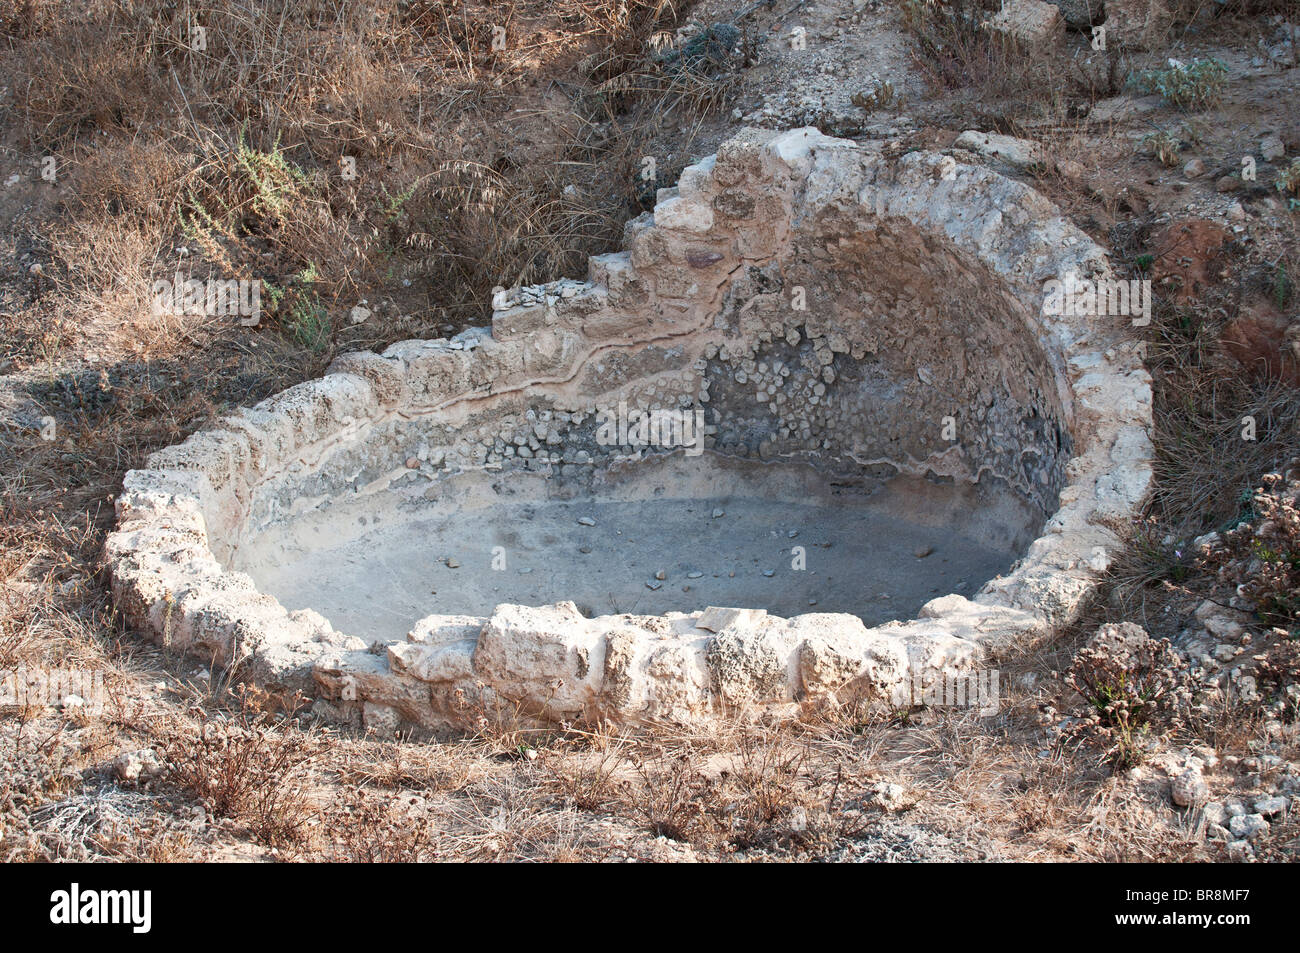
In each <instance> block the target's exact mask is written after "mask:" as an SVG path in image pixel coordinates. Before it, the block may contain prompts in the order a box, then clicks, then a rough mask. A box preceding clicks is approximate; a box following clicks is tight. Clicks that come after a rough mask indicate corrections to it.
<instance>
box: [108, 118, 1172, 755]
mask: <svg viewBox="0 0 1300 953" xmlns="http://www.w3.org/2000/svg"><path fill="white" fill-rule="evenodd" d="M1071 272H1072V273H1074V274H1076V275H1078V276H1080V277H1105V276H1108V274H1109V272H1108V267H1107V264H1106V260H1105V256H1104V255H1103V253H1102V252H1101V250H1100V249H1099V248H1097V246H1095V245H1094V244H1093V243H1092V242H1091V241H1089V240H1088V238H1087V237H1086V236H1084V235H1083V234H1082V233H1081V232H1079V231H1078V230H1077V229H1075V228H1073V227H1072V226H1070V225H1069V224H1068V223H1066V222H1065V221H1064V219H1063V218H1062V217H1061V215H1060V213H1059V211H1058V210H1057V209H1055V208H1054V207H1053V206H1052V205H1051V204H1050V203H1048V202H1047V201H1046V200H1045V199H1044V198H1043V197H1042V196H1041V195H1039V194H1038V193H1036V192H1034V191H1032V190H1031V189H1028V188H1026V187H1025V186H1023V185H1020V184H1018V183H1015V182H1013V181H1011V180H1008V179H1005V178H1003V177H1001V176H999V175H997V174H995V173H993V172H990V171H988V170H985V169H982V168H976V167H971V166H965V165H960V164H956V165H954V163H953V161H952V160H951V159H950V158H947V157H943V156H939V155H934V154H929V153H911V154H907V155H904V156H902V157H900V158H896V159H888V158H886V157H885V156H884V155H883V153H882V152H881V150H880V148H879V147H878V146H875V145H872V144H855V143H851V142H846V141H842V140H835V139H830V138H827V137H825V136H822V135H821V134H819V133H817V132H816V131H814V130H795V131H793V132H789V133H784V134H779V135H777V134H772V133H758V132H747V133H745V134H742V135H741V136H739V137H737V138H735V139H733V140H730V141H729V142H727V143H724V144H723V146H722V147H721V148H720V149H719V152H718V154H717V156H715V157H712V158H710V159H708V160H706V161H704V162H701V163H699V164H697V165H694V166H691V167H689V168H687V169H686V170H685V172H684V173H683V175H682V178H681V181H680V183H679V185H678V187H677V188H676V189H671V190H663V191H661V192H660V194H659V198H658V203H657V205H656V208H655V211H654V212H653V213H652V214H647V215H643V216H641V217H640V218H638V219H636V220H633V221H632V222H630V223H629V224H628V226H627V229H626V240H625V250H624V251H622V252H617V253H612V254H608V255H601V256H596V257H594V258H592V259H591V264H590V272H589V276H588V280H587V281H585V282H577V281H571V280H561V281H557V282H552V283H550V284H548V285H543V286H537V287H533V288H524V289H518V290H516V291H514V292H513V293H502V294H501V295H499V296H498V300H497V301H495V302H494V305H495V311H494V316H493V322H492V327H491V328H490V329H487V328H484V329H475V330H471V331H467V332H465V333H463V334H461V335H459V336H458V337H456V338H453V339H450V340H445V339H444V340H438V341H404V342H400V343H398V344H395V345H393V346H392V347H390V348H388V349H387V350H386V351H385V352H384V353H383V354H382V355H380V354H373V353H357V354H348V355H344V356H342V357H340V358H339V359H338V360H337V361H335V363H334V364H333V365H332V366H331V368H330V371H329V373H327V375H326V376H325V377H324V378H322V379H320V380H316V381H310V382H308V383H305V384H302V385H299V386H297V387H294V388H290V389H289V390H287V391H285V392H283V393H282V394H280V395H277V396H276V397H273V398H271V399H269V400H267V401H264V402H262V403H261V404H259V405H257V406H256V407H253V408H248V409H244V410H241V411H239V412H238V413H236V414H235V415H233V416H232V417H230V418H228V419H226V420H224V421H222V423H221V425H220V427H219V428H218V429H215V430H211V431H205V432H201V433H198V434H195V435H194V436H192V437H191V438H189V439H188V440H187V441H185V442H184V443H182V444H179V445H177V446H175V447H169V448H167V449H165V450H162V451H160V452H158V453H156V454H154V455H153V456H152V457H151V458H150V461H149V464H148V467H147V468H146V469H143V470H136V471H131V472H130V473H129V474H127V477H126V480H125V487H124V492H123V494H122V495H121V497H120V498H119V500H118V518H119V528H118V531H117V532H116V533H114V534H113V535H112V536H111V537H110V539H109V543H108V558H109V564H110V568H111V570H112V575H113V583H114V591H115V595H116V597H117V599H118V602H119V604H120V605H121V607H122V608H123V609H124V611H125V612H126V614H127V616H128V618H129V619H130V620H131V621H132V622H133V623H135V624H136V625H138V626H140V627H141V628H144V629H145V630H147V631H149V632H151V633H153V634H154V635H155V637H157V638H158V639H160V640H161V641H163V642H165V643H167V644H169V645H173V646H176V647H178V648H183V649H185V650H188V651H193V652H196V653H200V654H202V655H204V656H207V657H211V658H213V659H214V660H215V661H216V662H218V663H219V664H223V665H227V666H232V667H234V668H235V669H236V671H237V673H238V674H240V675H242V676H243V677H246V678H251V679H253V680H256V681H258V682H260V683H262V684H264V685H266V686H267V687H270V688H276V689H296V690H300V691H304V692H306V693H308V694H310V695H312V696H314V697H315V698H316V707H317V710H318V711H319V712H320V713H322V714H324V715H326V716H329V717H331V718H334V719H337V720H343V721H354V722H361V723H364V724H366V725H368V726H370V727H375V728H378V729H382V730H385V731H387V730H399V729H417V728H420V729H423V728H439V727H444V726H447V725H464V724H467V723H469V722H472V721H473V719H474V718H475V717H476V716H477V714H478V713H479V712H481V711H484V710H488V711H490V710H496V709H498V708H499V707H500V706H501V705H502V704H503V703H504V704H505V705H508V706H509V709H510V710H512V711H519V712H521V713H522V714H523V715H525V716H526V717H530V718H535V719H537V720H539V721H556V720H583V719H595V718H605V719H610V720H614V721H620V722H626V723H636V722H650V721H653V722H662V721H679V722H684V721H693V720H698V719H701V718H707V717H710V716H711V715H714V714H717V713H720V712H723V711H728V712H735V711H738V710H750V711H752V710H772V709H777V710H788V709H792V708H793V707H795V706H798V705H807V704H823V703H837V702H843V701H846V700H848V699H850V698H854V699H856V698H868V699H870V698H882V699H888V698H889V697H891V695H892V694H893V693H894V692H896V691H898V690H899V688H900V686H905V685H908V684H909V683H910V682H911V680H912V679H914V678H921V679H926V680H928V679H933V678H935V677H937V676H939V675H941V674H951V673H953V672H955V671H957V670H960V669H964V668H969V667H971V666H974V665H980V664H989V663H991V662H993V661H995V660H996V659H997V658H998V657H1000V656H1001V655H1003V654H1005V653H1006V652H1007V651H1010V650H1013V649H1015V648H1017V647H1023V646H1027V645H1030V644H1032V643H1033V642H1034V641H1036V640H1038V639H1041V638H1043V637H1044V636H1046V635H1047V634H1049V633H1050V632H1051V631H1052V630H1053V629H1054V628H1056V627H1058V626H1060V625H1062V624H1064V623H1066V622H1068V621H1069V620H1070V619H1072V618H1073V617H1074V616H1075V614H1077V612H1078V610H1079V608H1080V606H1081V603H1082V601H1083V600H1084V599H1085V598H1086V597H1087V595H1088V593H1089V591H1090V590H1091V588H1092V587H1093V586H1094V585H1095V583H1096V580H1097V577H1098V574H1099V573H1100V572H1101V571H1103V570H1104V569H1105V568H1106V565H1107V563H1108V561H1109V558H1110V555H1111V553H1113V552H1114V551H1115V549H1116V548H1117V547H1118V546H1119V545H1120V538H1119V534H1120V533H1122V532H1123V528H1124V527H1125V525H1126V524H1127V522H1128V520H1129V518H1130V517H1131V516H1132V515H1133V513H1134V512H1136V509H1137V508H1138V507H1139V506H1140V504H1141V502H1142V500H1143V499H1144V497H1145V494H1146V492H1147V489H1148V486H1149V483H1150V478H1151V465H1150V459H1151V445H1150V442H1149V439H1148V436H1147V431H1148V428H1149V425H1150V413H1151V407H1150V384H1149V378H1148V376H1147V375H1146V373H1145V371H1144V370H1143V369H1142V366H1141V361H1140V359H1139V357H1138V355H1137V353H1136V352H1135V349H1134V347H1133V345H1132V344H1131V343H1129V342H1128V340H1127V336H1126V334H1125V328H1124V326H1123V322H1124V321H1126V320H1127V319H1123V318H1111V317H1104V316H1098V317H1089V316H1061V315H1055V314H1049V313H1046V311H1045V310H1044V307H1043V306H1044V294H1043V285H1044V284H1045V283H1046V282H1047V281H1049V280H1052V279H1060V278H1061V277H1062V276H1064V275H1066V274H1068V273H1071ZM737 606H739V607H744V608H728V607H737ZM430 612H432V613H434V614H432V615H429V614H428V613H430Z"/></svg>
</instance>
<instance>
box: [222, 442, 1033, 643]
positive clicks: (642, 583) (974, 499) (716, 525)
mask: <svg viewBox="0 0 1300 953" xmlns="http://www.w3.org/2000/svg"><path fill="white" fill-rule="evenodd" d="M625 470H626V472H624V473H622V474H619V475H617V476H616V477H613V478H612V479H610V480H609V482H607V483H606V484H605V485H603V486H601V487H599V489H598V490H597V491H596V492H594V493H581V494H580V495H576V496H572V498H565V497H566V496H570V495H572V494H573V492H574V491H573V490H572V488H569V489H568V490H562V489H561V488H560V485H559V482H558V481H553V480H548V479H545V478H543V477H541V476H526V475H525V476H522V477H521V475H520V474H511V479H510V480H509V481H506V480H503V479H502V476H501V475H500V474H496V475H493V474H489V473H477V474H465V475H462V476H459V477H455V478H453V479H452V480H449V481H447V482H446V483H445V484H440V485H438V489H437V492H436V495H437V498H436V499H433V500H430V499H427V498H426V496H429V495H434V493H433V492H432V491H429V490H426V491H425V492H423V493H416V492H408V493H386V494H382V495H379V496H375V497H366V498H359V499H354V500H350V501H345V502H335V503H333V504H332V505H330V506H328V507H327V508H325V509H324V510H320V511H315V512H313V513H311V514H309V515H305V516H302V517H299V518H297V519H294V520H292V521H287V522H285V523H282V524H280V525H278V526H276V527H273V528H271V529H269V530H267V531H266V532H264V533H262V534H260V535H259V536H258V537H257V538H255V539H254V540H252V541H250V542H249V543H247V544H245V545H244V546H243V547H242V548H241V550H240V553H239V555H238V557H237V560H236V562H237V565H238V568H240V569H242V570H244V571H246V572H248V573H249V574H250V575H251V576H252V577H253V578H254V579H255V580H256V582H257V585H258V587H259V589H261V590H262V591H264V592H268V593H270V594H272V595H274V596H276V597H277V598H278V599H279V600H280V601H281V602H282V603H283V604H284V605H285V607H286V608H289V609H299V608H313V609H316V610H317V611H319V612H321V613H323V614H324V615H325V616H326V617H327V618H329V620H330V621H331V622H332V623H333V624H334V626H335V627H336V628H338V629H339V630H340V631H343V632H347V633H348V634H352V635H357V636H361V637H362V638H367V639H398V638H402V637H404V636H405V634H406V632H407V631H408V630H409V629H410V627H411V625H412V624H413V623H414V622H415V621H416V620H418V619H420V618H422V617H423V616H425V615H429V614H431V613H443V614H457V615H479V616H486V615H489V614H490V613H491V612H492V610H493V608H494V607H495V606H497V605H498V604H501V603H521V604H525V605H544V604H547V603H553V602H557V601H562V600H572V601H574V602H576V603H577V604H578V606H579V608H580V609H581V610H582V611H583V612H584V613H586V614H589V615H604V614H614V613H625V612H626V613H636V614H661V613H664V612H671V611H682V612H689V611H693V610H699V609H703V608H706V607H707V606H711V605H722V606H747V607H754V608H764V609H767V610H768V611H770V612H772V613H775V614H777V615H782V616H790V615H797V614H800V613H804V612H850V613H854V614H856V615H858V616H860V617H861V618H862V619H863V620H864V621H865V622H866V623H867V624H868V625H873V624H878V623H880V622H885V621H888V620H891V619H898V618H908V617H910V616H912V615H914V614H915V613H916V611H917V610H918V609H919V608H920V607H921V606H922V605H923V604H924V603H925V602H927V601H928V600H930V599H932V598H934V597H935V596H937V595H942V594H944V593H948V592H960V593H965V594H970V593H972V592H974V591H975V590H976V589H978V588H979V587H980V585H982V584H983V583H984V582H985V581H986V580H988V579H990V578H992V577H993V576H995V575H997V574H998V573H1000V572H1004V571H1005V570H1006V569H1007V568H1008V567H1009V566H1010V565H1011V563H1012V562H1013V561H1014V560H1015V558H1016V556H1017V554H1018V553H1017V547H1018V546H1019V545H1021V544H1022V541H1023V540H1024V539H1025V538H1027V536H1028V535H1032V531H1033V530H1034V529H1036V528H1037V527H1035V526H1033V525H1032V520H1031V518H1030V517H1028V516H1027V514H1026V513H1025V512H1024V511H1023V510H1022V509H1020V508H1019V507H1018V506H1017V505H1016V504H1014V502H1012V501H1011V500H1009V499H1007V498H993V499H990V494H989V493H988V492H987V491H980V492H975V491H974V490H972V489H970V488H966V489H959V488H957V487H954V486H951V485H938V484H934V483H930V482H927V481H924V480H914V479H907V478H896V479H894V480H892V481H890V482H889V483H887V484H884V485H881V486H877V487H875V488H874V489H873V490H871V491H866V490H863V489H861V488H858V487H847V486H836V485H834V484H833V483H829V482H827V481H826V478H825V477H824V476H823V475H822V474H820V473H818V471H816V470H814V469H813V468H811V467H807V466H794V465H765V464H761V463H756V462H749V461H739V460H727V459H724V458H717V457H714V456H713V455H712V454H707V455H705V456H703V457H700V458H697V459H684V458H682V457H681V456H680V455H679V456H676V457H675V458H672V459H665V460H658V461H650V462H643V463H640V464H637V465H635V466H632V467H627V468H625ZM952 527H962V529H961V530H954V529H953V528H952ZM801 566H802V568H800V567H801Z"/></svg>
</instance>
